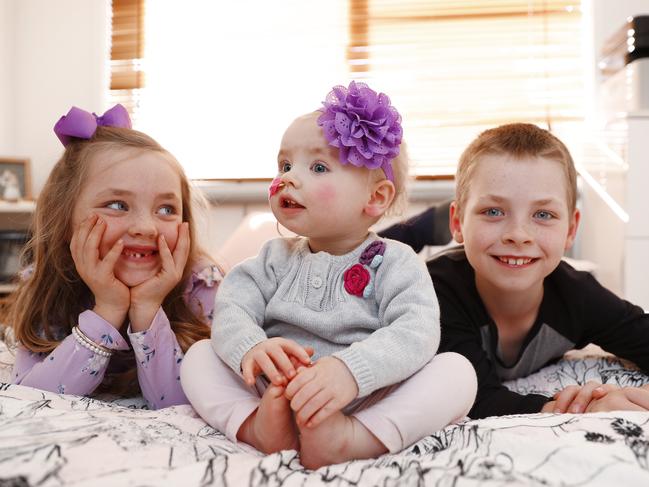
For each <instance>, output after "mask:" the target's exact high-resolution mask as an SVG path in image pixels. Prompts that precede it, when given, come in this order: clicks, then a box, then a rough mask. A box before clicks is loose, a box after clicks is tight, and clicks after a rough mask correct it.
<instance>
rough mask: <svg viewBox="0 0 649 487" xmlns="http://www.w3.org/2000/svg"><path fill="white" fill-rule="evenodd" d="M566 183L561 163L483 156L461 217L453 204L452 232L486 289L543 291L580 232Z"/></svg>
mask: <svg viewBox="0 0 649 487" xmlns="http://www.w3.org/2000/svg"><path fill="white" fill-rule="evenodd" d="M567 184H568V183H567V181H566V176H565V173H564V170H563V168H562V166H561V164H560V163H559V162H557V161H553V160H550V159H544V158H532V159H523V160H515V159H512V158H510V157H506V156H500V155H490V156H485V157H484V158H481V159H480V161H479V163H478V164H477V166H476V168H475V170H474V173H473V176H472V178H471V184H470V187H469V190H468V195H467V198H466V202H465V206H464V212H463V216H462V218H461V219H460V217H459V215H458V211H457V207H456V206H455V204H453V206H452V209H451V230H452V232H453V237H454V238H455V240H456V241H458V242H460V243H464V249H465V252H466V255H467V259H468V260H469V262H470V263H471V266H472V267H473V269H474V270H475V275H476V284H477V285H478V289H479V290H481V292H482V291H486V292H492V293H500V295H501V296H502V293H503V292H509V293H512V292H517V291H522V292H530V291H533V292H537V293H538V292H542V289H543V280H544V279H545V277H546V276H547V275H548V274H550V273H551V272H552V271H553V270H554V269H555V268H556V267H557V265H559V261H560V260H561V258H562V256H563V253H564V251H565V250H567V249H568V248H570V246H571V245H572V243H573V241H574V238H575V233H576V231H577V225H578V222H579V212H578V211H577V210H574V211H571V210H570V209H569V207H568V196H567V195H568V191H567Z"/></svg>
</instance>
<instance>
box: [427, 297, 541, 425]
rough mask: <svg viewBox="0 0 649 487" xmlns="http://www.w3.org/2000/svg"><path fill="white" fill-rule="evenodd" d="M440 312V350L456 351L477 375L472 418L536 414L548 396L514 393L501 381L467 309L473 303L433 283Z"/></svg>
mask: <svg viewBox="0 0 649 487" xmlns="http://www.w3.org/2000/svg"><path fill="white" fill-rule="evenodd" d="M437 296H438V298H439V302H440V308H441V313H442V341H441V344H440V352H457V353H460V354H462V355H464V356H465V357H466V358H467V359H468V360H469V361H470V362H471V364H473V367H474V369H475V372H476V375H477V377H478V394H477V396H476V400H475V402H474V404H473V407H472V408H471V411H469V417H471V418H473V419H479V418H486V417H488V416H500V415H505V414H525V413H538V412H540V411H541V409H542V408H543V407H544V406H545V405H546V403H547V402H548V401H549V400H550V399H551V398H549V397H546V396H543V395H541V394H525V395H524V394H518V393H516V392H512V391H510V390H509V389H507V387H505V386H504V385H503V384H502V381H501V380H500V378H499V377H498V374H497V372H496V368H495V366H494V364H493V362H492V361H491V360H490V359H489V357H488V356H487V353H486V352H485V350H484V349H483V346H482V337H481V335H480V329H479V327H478V326H477V324H475V323H473V319H472V317H471V316H470V315H469V313H468V312H467V309H466V308H467V307H469V306H478V305H479V304H478V303H475V302H462V300H460V299H459V296H455V295H454V293H453V292H452V290H451V289H446V288H445V286H443V285H438V286H437Z"/></svg>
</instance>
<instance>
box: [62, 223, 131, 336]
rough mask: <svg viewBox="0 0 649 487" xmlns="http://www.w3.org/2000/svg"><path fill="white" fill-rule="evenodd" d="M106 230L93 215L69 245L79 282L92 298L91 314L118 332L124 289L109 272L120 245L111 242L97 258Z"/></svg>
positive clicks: (124, 302) (127, 297) (124, 304)
mask: <svg viewBox="0 0 649 487" xmlns="http://www.w3.org/2000/svg"><path fill="white" fill-rule="evenodd" d="M105 230H106V222H104V221H103V220H102V219H101V218H99V217H98V216H97V215H92V216H90V217H89V218H87V219H86V220H84V221H83V222H82V223H81V225H79V227H78V228H77V229H76V230H75V232H74V234H73V235H72V240H71V241H70V253H71V254H72V260H74V265H75V267H76V269H77V272H78V273H79V276H80V277H81V279H83V282H85V283H86V285H87V286H88V287H89V288H90V290H91V291H92V294H93V295H94V297H95V308H94V311H95V313H97V314H98V315H99V316H101V317H102V318H104V319H105V320H106V321H108V322H109V323H110V324H111V325H113V326H114V327H115V328H117V329H119V328H121V326H122V324H123V323H124V318H125V317H126V313H127V312H128V308H129V303H130V293H129V289H128V287H127V286H126V285H125V284H124V283H122V282H121V281H120V280H119V279H117V278H116V277H115V273H114V272H113V269H114V267H115V263H116V262H117V259H119V256H120V255H121V253H122V249H123V248H124V244H123V242H122V241H121V240H118V241H117V242H115V244H114V245H113V247H112V248H111V249H110V251H109V252H108V253H107V254H106V255H105V256H104V258H103V259H101V258H100V257H99V243H100V242H101V238H102V236H103V234H104V231H105Z"/></svg>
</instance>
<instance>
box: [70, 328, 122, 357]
mask: <svg viewBox="0 0 649 487" xmlns="http://www.w3.org/2000/svg"><path fill="white" fill-rule="evenodd" d="M72 335H74V338H75V340H76V341H77V343H78V344H79V345H81V346H82V347H84V348H87V349H88V350H90V351H91V352H92V353H94V354H97V355H99V356H101V357H110V356H111V355H112V354H113V352H112V350H111V349H110V348H106V347H102V346H101V345H99V344H98V343H95V342H93V341H92V340H91V339H90V338H88V337H87V336H86V335H85V334H84V333H83V332H82V331H81V330H80V329H79V327H78V326H75V327H73V328H72Z"/></svg>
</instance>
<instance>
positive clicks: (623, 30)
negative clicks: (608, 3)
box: [599, 15, 649, 77]
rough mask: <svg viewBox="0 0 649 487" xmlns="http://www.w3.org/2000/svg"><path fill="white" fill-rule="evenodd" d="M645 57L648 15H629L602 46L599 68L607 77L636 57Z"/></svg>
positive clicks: (648, 47) (647, 53)
mask: <svg viewBox="0 0 649 487" xmlns="http://www.w3.org/2000/svg"><path fill="white" fill-rule="evenodd" d="M646 57H649V15H638V16H637V17H629V19H628V20H627V22H626V23H625V24H624V25H623V26H622V27H620V29H619V30H617V31H616V32H615V34H613V35H612V36H611V37H609V39H608V40H607V41H606V43H605V44H604V47H602V53H601V57H600V61H599V69H600V71H601V73H602V74H603V75H604V76H605V77H608V76H611V75H613V74H615V73H617V72H618V71H619V70H620V69H622V68H623V67H624V66H626V65H627V64H630V63H632V62H633V61H635V60H636V59H640V58H646Z"/></svg>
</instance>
